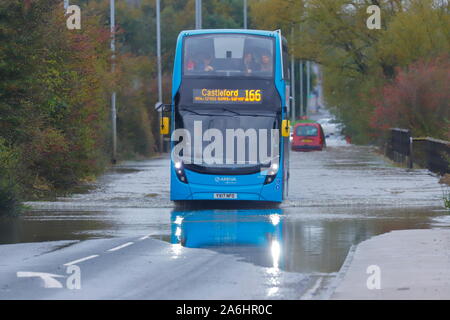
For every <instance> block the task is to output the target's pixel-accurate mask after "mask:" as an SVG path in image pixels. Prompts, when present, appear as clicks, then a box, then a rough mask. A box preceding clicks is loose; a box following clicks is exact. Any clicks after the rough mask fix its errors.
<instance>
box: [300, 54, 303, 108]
mask: <svg viewBox="0 0 450 320" xmlns="http://www.w3.org/2000/svg"><path fill="white" fill-rule="evenodd" d="M299 64H300V117H302V116H303V60H300V62H299Z"/></svg>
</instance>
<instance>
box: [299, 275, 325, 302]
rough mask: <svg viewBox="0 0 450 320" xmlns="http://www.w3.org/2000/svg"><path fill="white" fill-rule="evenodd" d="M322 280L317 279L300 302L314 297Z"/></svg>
mask: <svg viewBox="0 0 450 320" xmlns="http://www.w3.org/2000/svg"><path fill="white" fill-rule="evenodd" d="M322 281H323V278H319V279H317V281H316V283H315V284H314V286H313V287H312V288H311V289H309V290H308V291H307V292H306V293H305V294H304V295H303V296H302V297H301V298H300V300H311V299H312V298H313V297H314V294H315V293H316V291H317V289H319V287H320V284H321V283H322Z"/></svg>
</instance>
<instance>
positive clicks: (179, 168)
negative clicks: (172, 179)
mask: <svg viewBox="0 0 450 320" xmlns="http://www.w3.org/2000/svg"><path fill="white" fill-rule="evenodd" d="M173 166H174V167H175V173H176V174H177V178H178V180H180V181H181V182H183V183H187V182H188V181H187V178H186V174H185V172H184V167H183V163H182V162H181V161H175V162H174V165H173Z"/></svg>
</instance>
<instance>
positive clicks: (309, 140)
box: [302, 139, 312, 142]
mask: <svg viewBox="0 0 450 320" xmlns="http://www.w3.org/2000/svg"><path fill="white" fill-rule="evenodd" d="M302 142H312V140H311V139H303V140H302Z"/></svg>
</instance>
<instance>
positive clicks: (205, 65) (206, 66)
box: [197, 53, 214, 72]
mask: <svg viewBox="0 0 450 320" xmlns="http://www.w3.org/2000/svg"><path fill="white" fill-rule="evenodd" d="M211 61H212V58H211V55H210V54H209V53H203V54H201V55H200V63H199V64H198V66H197V70H199V71H205V72H211V71H214V67H213V66H212V65H211Z"/></svg>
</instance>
